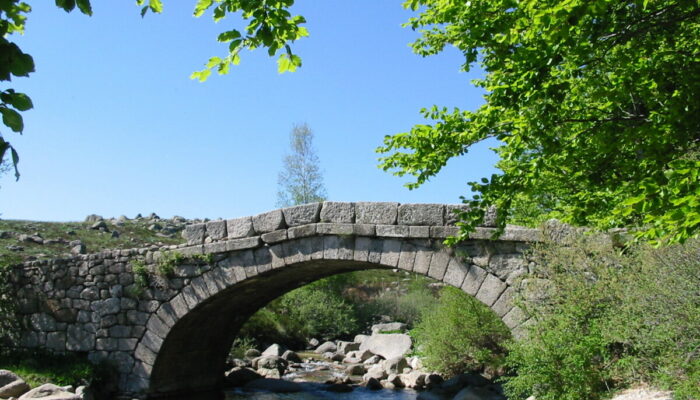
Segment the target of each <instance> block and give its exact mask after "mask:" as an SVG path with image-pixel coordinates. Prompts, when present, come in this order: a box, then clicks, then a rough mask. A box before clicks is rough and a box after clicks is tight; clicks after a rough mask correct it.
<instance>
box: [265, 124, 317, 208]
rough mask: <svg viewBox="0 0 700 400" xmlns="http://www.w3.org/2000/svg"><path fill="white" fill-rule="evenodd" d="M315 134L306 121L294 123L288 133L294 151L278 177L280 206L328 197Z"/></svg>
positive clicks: (287, 157) (286, 159) (285, 161)
mask: <svg viewBox="0 0 700 400" xmlns="http://www.w3.org/2000/svg"><path fill="white" fill-rule="evenodd" d="M313 140H314V133H313V131H311V129H310V128H309V126H308V125H307V124H305V123H304V124H300V125H295V126H294V128H293V129H292V132H291V133H290V134H289V142H290V145H291V148H292V150H291V154H289V155H287V156H285V158H284V169H283V170H282V172H280V174H279V177H278V184H279V190H278V191H277V205H278V206H280V207H288V206H293V205H298V204H306V203H313V202H316V201H323V200H325V199H326V188H325V187H324V185H323V176H322V175H321V169H320V167H319V161H318V156H317V155H316V150H315V149H314V147H313Z"/></svg>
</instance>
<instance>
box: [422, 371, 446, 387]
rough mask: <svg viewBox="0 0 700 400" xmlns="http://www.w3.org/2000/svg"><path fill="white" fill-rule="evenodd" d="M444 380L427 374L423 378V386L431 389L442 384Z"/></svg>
mask: <svg viewBox="0 0 700 400" xmlns="http://www.w3.org/2000/svg"><path fill="white" fill-rule="evenodd" d="M444 381H445V380H444V379H443V378H442V377H441V376H440V375H438V374H428V375H426V376H425V386H426V387H427V388H428V389H432V388H434V387H435V386H438V385H440V384H442V382H444Z"/></svg>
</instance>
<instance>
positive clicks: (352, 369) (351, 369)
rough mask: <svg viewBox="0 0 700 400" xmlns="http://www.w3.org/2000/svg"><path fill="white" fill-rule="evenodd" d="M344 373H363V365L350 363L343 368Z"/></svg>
mask: <svg viewBox="0 0 700 400" xmlns="http://www.w3.org/2000/svg"><path fill="white" fill-rule="evenodd" d="M345 373H346V374H347V375H363V374H364V373H365V366H364V365H362V364H351V365H348V367H347V368H345Z"/></svg>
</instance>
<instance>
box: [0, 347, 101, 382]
mask: <svg viewBox="0 0 700 400" xmlns="http://www.w3.org/2000/svg"><path fill="white" fill-rule="evenodd" d="M0 369H6V370H10V371H12V372H14V373H15V374H17V375H19V376H20V377H21V378H22V379H24V380H25V381H26V382H27V383H28V384H29V385H30V386H31V387H37V386H40V385H43V384H45V383H53V384H55V385H58V386H67V385H73V386H80V385H87V384H89V383H92V382H95V383H97V382H100V381H102V380H104V379H105V378H106V377H107V374H108V373H109V370H108V367H107V366H105V365H97V366H96V365H93V364H91V363H90V362H89V361H88V360H87V359H86V358H84V357H81V356H77V355H52V354H46V353H39V352H26V351H23V352H21V353H13V354H0Z"/></svg>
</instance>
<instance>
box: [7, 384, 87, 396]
mask: <svg viewBox="0 0 700 400" xmlns="http://www.w3.org/2000/svg"><path fill="white" fill-rule="evenodd" d="M25 399H42V400H82V398H81V396H79V395H77V394H75V393H71V392H69V391H67V390H66V388H64V387H60V386H56V385H53V384H51V383H46V384H44V385H41V386H39V387H37V388H34V389H32V390H30V391H28V392H27V393H25V394H23V395H22V396H21V397H20V398H19V400H25Z"/></svg>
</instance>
